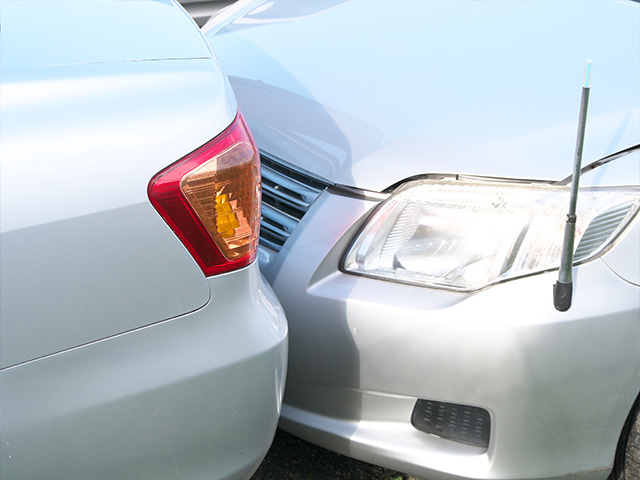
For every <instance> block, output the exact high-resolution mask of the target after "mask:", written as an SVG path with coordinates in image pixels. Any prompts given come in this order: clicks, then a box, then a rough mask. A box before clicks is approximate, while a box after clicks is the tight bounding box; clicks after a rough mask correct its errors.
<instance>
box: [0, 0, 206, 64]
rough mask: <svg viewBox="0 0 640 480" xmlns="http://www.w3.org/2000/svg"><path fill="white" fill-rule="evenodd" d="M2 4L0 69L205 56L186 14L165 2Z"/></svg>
mask: <svg viewBox="0 0 640 480" xmlns="http://www.w3.org/2000/svg"><path fill="white" fill-rule="evenodd" d="M34 4H35V5H34ZM3 7H4V8H2V10H1V11H0V23H1V28H2V42H0V53H1V55H2V66H3V67H32V66H39V67H42V66H55V65H70V64H83V63H109V62H127V61H140V60H159V59H185V58H210V57H211V51H210V50H209V48H208V46H207V44H206V42H203V41H202V37H201V35H200V33H199V31H198V30H197V29H196V28H194V24H193V21H192V20H191V18H190V17H189V16H188V14H187V13H186V12H184V11H183V12H182V13H183V14H182V15H176V10H177V9H179V10H182V7H180V6H179V5H178V4H177V3H174V2H172V1H170V0H158V1H150V0H140V1H135V2H112V1H102V0H92V1H90V2H87V1H86V0H75V1H73V0H72V1H65V2H52V1H49V0H44V1H43V0H41V1H31V0H20V1H15V2H12V4H11V5H4V6H3ZM9 7H11V8H9ZM34 12H35V14H34ZM53 19H54V20H53ZM88 19H89V21H87V20H88Z"/></svg>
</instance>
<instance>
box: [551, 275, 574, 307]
mask: <svg viewBox="0 0 640 480" xmlns="http://www.w3.org/2000/svg"><path fill="white" fill-rule="evenodd" d="M572 295H573V282H569V283H563V282H560V281H558V282H556V283H554V284H553V306H554V307H556V310H558V311H559V312H566V311H567V310H569V308H570V307H571V297H572Z"/></svg>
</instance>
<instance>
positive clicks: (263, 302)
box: [0, 264, 287, 480]
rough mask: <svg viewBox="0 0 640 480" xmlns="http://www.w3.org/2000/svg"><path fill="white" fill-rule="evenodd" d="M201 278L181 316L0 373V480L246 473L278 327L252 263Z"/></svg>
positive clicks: (277, 404)
mask: <svg viewBox="0 0 640 480" xmlns="http://www.w3.org/2000/svg"><path fill="white" fill-rule="evenodd" d="M208 281H209V285H210V288H211V292H212V294H211V299H210V301H209V303H208V304H207V305H206V306H205V307H203V308H201V309H199V310H197V311H195V312H193V313H190V314H187V315H184V316H181V317H177V318H174V319H172V320H168V321H163V322H160V323H157V324H154V325H151V326H148V327H144V328H141V329H137V330H134V331H131V332H128V333H125V334H122V335H118V336H115V337H110V338H107V339H104V340H100V341H97V342H94V343H91V344H88V345H84V346H82V347H78V348H75V349H71V350H67V351H65V352H61V353H59V354H55V355H51V356H48V357H44V358H41V359H38V360H35V361H32V362H28V363H24V364H21V365H18V366H15V367H11V368H7V369H5V370H3V371H1V372H0V386H1V390H0V397H1V398H0V400H1V401H0V405H1V411H0V414H1V420H2V421H1V425H2V430H1V435H0V436H1V438H2V442H1V445H0V477H1V478H3V479H7V480H9V479H11V480H17V479H22V478H24V479H27V478H48V479H65V480H68V479H76V478H77V479H85V478H103V479H108V478H113V479H120V478H128V479H138V478H153V479H156V480H162V479H170V478H171V479H173V478H188V479H197V478H207V479H210V478H216V479H246V478H248V477H249V476H250V475H251V474H252V473H253V471H254V470H255V469H256V468H257V467H258V464H259V463H260V461H261V460H262V458H263V457H264V455H265V454H266V452H267V450H268V448H269V446H270V444H271V441H272V439H273V435H274V433H275V429H276V426H277V422H278V416H279V413H280V408H281V400H282V393H283V390H284V379H285V375H286V365H287V323H286V320H285V317H284V313H283V311H282V309H281V307H280V305H279V303H278V301H277V300H276V299H275V297H274V296H273V292H272V291H271V288H270V287H269V286H268V285H266V284H265V283H264V282H263V281H262V279H261V277H260V273H259V271H258V266H257V264H253V265H252V266H249V267H247V268H245V269H242V270H240V271H237V272H232V273H229V274H225V275H220V276H217V277H212V278H210V279H208ZM87 321H91V319H87ZM36 334H37V332H34V335H36Z"/></svg>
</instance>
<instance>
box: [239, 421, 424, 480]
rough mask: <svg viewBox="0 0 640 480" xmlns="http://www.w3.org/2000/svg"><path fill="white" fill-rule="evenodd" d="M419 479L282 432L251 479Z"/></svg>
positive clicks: (277, 433) (277, 435)
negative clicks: (346, 455) (340, 453)
mask: <svg viewBox="0 0 640 480" xmlns="http://www.w3.org/2000/svg"><path fill="white" fill-rule="evenodd" d="M337 479H344V480H422V479H419V478H417V477H413V476H411V475H406V474H403V473H400V472H395V471H393V470H388V469H386V468H382V467H377V466H375V465H371V464H370V463H365V462H360V461H358V460H354V459H352V458H349V457H345V456H343V455H338V454H337V453H333V452H331V451H329V450H325V449H324V448H320V447H318V446H316V445H313V444H311V443H309V442H305V441H304V440H301V439H299V438H297V437H294V436H293V435H290V434H288V433H286V432H283V431H282V430H278V431H277V432H276V437H275V439H274V440H273V444H272V445H271V449H270V450H269V453H267V456H266V457H265V459H264V461H263V462H262V465H260V468H258V471H257V472H256V473H255V474H254V475H253V477H251V480H337Z"/></svg>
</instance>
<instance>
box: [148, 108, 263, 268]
mask: <svg viewBox="0 0 640 480" xmlns="http://www.w3.org/2000/svg"><path fill="white" fill-rule="evenodd" d="M149 198H150V200H151V203H152V204H153V206H154V207H155V208H156V210H158V212H159V213H160V215H161V216H162V217H163V218H164V220H165V221H166V222H167V223H168V224H169V226H170V227H171V228H172V229H173V231H174V232H175V233H176V235H177V236H178V237H179V238H180V240H182V242H183V243H184V244H185V246H186V247H187V249H188V250H189V251H190V252H191V254H192V255H193V257H194V258H195V259H196V261H197V262H198V264H199V265H200V267H201V268H202V270H203V272H204V273H205V275H213V274H217V273H222V272H227V271H230V270H235V269H237V268H240V267H242V266H245V265H248V264H249V263H251V262H252V261H253V260H255V257H256V252H257V247H258V234H259V230H260V156H259V154H258V149H257V148H256V146H255V143H254V141H253V138H252V137H251V134H250V132H249V130H248V128H247V126H246V124H245V122H244V119H243V118H242V116H241V115H240V114H239V115H238V117H236V120H235V121H234V122H233V124H232V125H231V126H230V127H229V128H228V129H227V130H225V131H224V132H223V133H222V134H221V135H219V136H218V137H216V138H214V139H213V140H212V141H210V142H209V143H207V144H206V145H204V146H202V147H201V148H199V149H197V150H196V151H194V152H192V153H191V154H189V155H187V156H186V157H184V158H183V159H182V160H179V161H178V162H176V163H174V164H173V165H171V166H169V167H168V168H166V169H165V170H163V171H161V172H160V173H158V174H157V175H156V176H155V177H154V178H153V179H152V180H151V182H150V184H149Z"/></svg>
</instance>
